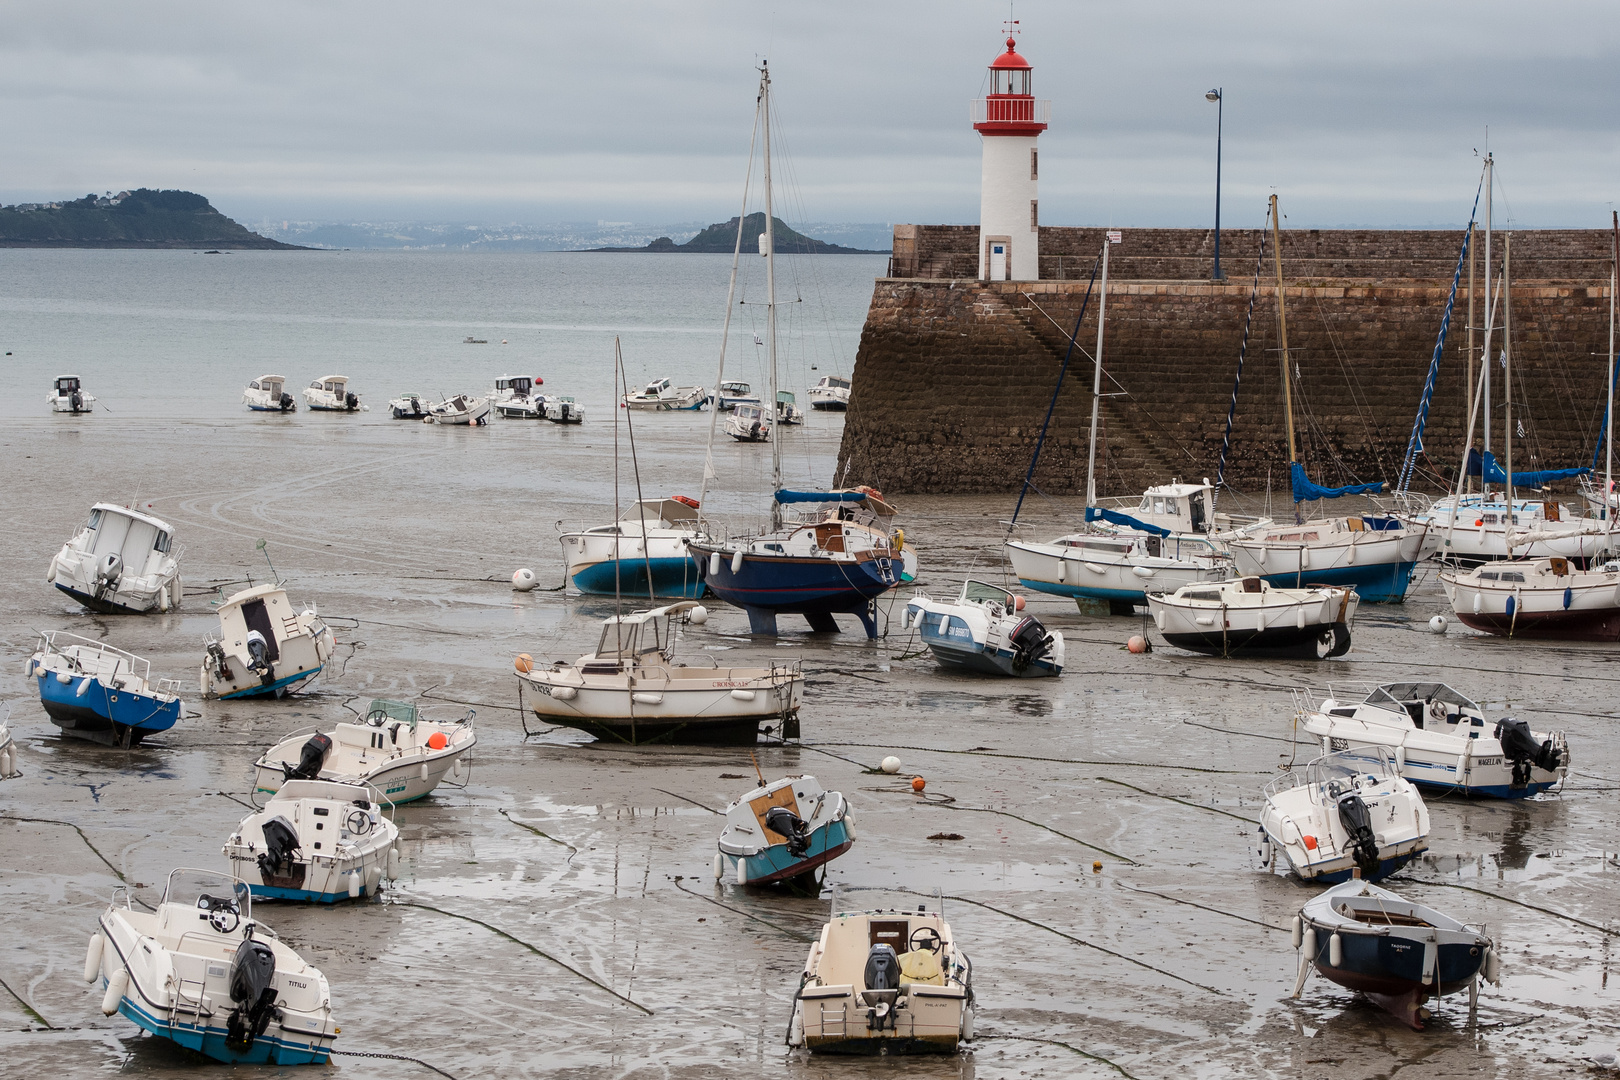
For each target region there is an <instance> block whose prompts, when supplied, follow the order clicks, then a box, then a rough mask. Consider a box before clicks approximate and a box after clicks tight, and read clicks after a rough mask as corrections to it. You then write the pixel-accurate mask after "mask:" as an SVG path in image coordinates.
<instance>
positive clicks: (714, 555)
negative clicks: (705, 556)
mask: <svg viewBox="0 0 1620 1080" xmlns="http://www.w3.org/2000/svg"><path fill="white" fill-rule="evenodd" d="M719 573H720V553H719V552H718V551H711V552H709V576H710V577H717V576H718V575H719Z"/></svg>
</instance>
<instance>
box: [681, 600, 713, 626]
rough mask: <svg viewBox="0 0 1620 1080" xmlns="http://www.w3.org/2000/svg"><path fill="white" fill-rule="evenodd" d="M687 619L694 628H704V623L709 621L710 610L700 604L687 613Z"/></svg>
mask: <svg viewBox="0 0 1620 1080" xmlns="http://www.w3.org/2000/svg"><path fill="white" fill-rule="evenodd" d="M686 619H687V621H688V622H690V623H691V624H692V625H693V626H702V625H703V624H704V623H706V622H708V621H709V609H708V608H706V607H704V606H703V605H702V604H699V605H698V606H697V607H695V608H693V609H692V610H691V611H689V612H687V613H686Z"/></svg>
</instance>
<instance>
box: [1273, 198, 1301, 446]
mask: <svg viewBox="0 0 1620 1080" xmlns="http://www.w3.org/2000/svg"><path fill="white" fill-rule="evenodd" d="M1281 217H1282V215H1281V214H1280V213H1279V212H1278V210H1277V196H1275V195H1273V196H1272V197H1271V247H1272V255H1273V257H1274V258H1275V259H1276V261H1277V337H1278V339H1279V341H1280V343H1281V345H1282V396H1283V415H1284V416H1285V417H1286V418H1287V420H1288V464H1289V466H1290V467H1292V466H1293V464H1294V461H1295V460H1296V459H1297V455H1296V452H1295V448H1294V393H1293V389H1292V384H1291V383H1290V382H1289V372H1288V313H1287V311H1286V310H1285V308H1284V305H1283V276H1282V226H1281V223H1280V221H1279V220H1278V219H1279V218H1281Z"/></svg>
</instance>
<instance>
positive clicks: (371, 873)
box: [366, 863, 383, 896]
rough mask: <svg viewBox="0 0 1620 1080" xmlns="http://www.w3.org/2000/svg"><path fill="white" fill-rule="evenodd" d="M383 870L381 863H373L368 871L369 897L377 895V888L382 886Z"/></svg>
mask: <svg viewBox="0 0 1620 1080" xmlns="http://www.w3.org/2000/svg"><path fill="white" fill-rule="evenodd" d="M382 874H383V868H382V865H381V864H380V863H372V864H371V866H370V867H368V868H367V870H366V892H367V894H368V895H371V896H375V895H377V886H378V885H381V884H382Z"/></svg>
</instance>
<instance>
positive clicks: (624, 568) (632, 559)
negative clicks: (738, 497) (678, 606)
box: [559, 495, 704, 600]
mask: <svg viewBox="0 0 1620 1080" xmlns="http://www.w3.org/2000/svg"><path fill="white" fill-rule="evenodd" d="M698 536H699V523H698V501H697V500H696V499H693V498H691V497H689V496H686V495H674V496H670V497H669V498H665V499H641V500H638V501H636V502H634V503H632V504H631V505H630V508H629V509H627V510H626V511H625V512H624V513H623V514H621V515H619V520H618V521H617V522H616V523H614V524H612V525H598V526H595V527H594V528H590V529H584V530H582V531H580V532H571V533H563V534H562V536H561V537H560V538H559V539H560V540H561V542H562V549H563V562H564V564H565V566H566V571H565V572H566V575H567V577H568V580H569V582H570V583H571V584H572V585H573V586H574V588H576V589H578V590H579V591H580V592H582V593H589V594H591V595H595V596H629V597H633V598H636V599H640V598H642V597H646V598H648V599H654V598H656V599H676V598H678V599H687V600H691V599H696V598H697V597H700V596H702V595H703V593H704V585H703V577H702V575H701V574H699V572H698V565H697V560H696V559H694V558H693V557H692V553H691V552H690V551H688V550H687V548H686V543H687V541H688V540H695V539H697V537H698ZM649 583H650V584H649Z"/></svg>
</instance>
